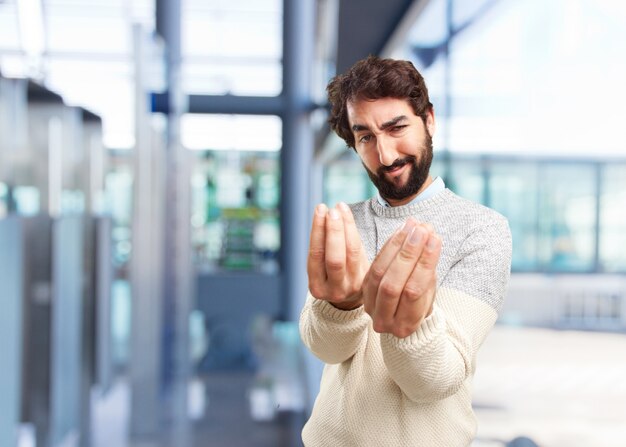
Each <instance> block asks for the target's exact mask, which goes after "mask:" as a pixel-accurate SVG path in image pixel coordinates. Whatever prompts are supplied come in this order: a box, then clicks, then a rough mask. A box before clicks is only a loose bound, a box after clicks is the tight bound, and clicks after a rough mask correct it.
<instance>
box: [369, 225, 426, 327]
mask: <svg viewBox="0 0 626 447" xmlns="http://www.w3.org/2000/svg"><path fill="white" fill-rule="evenodd" d="M416 225H417V222H416V221H415V219H413V218H409V219H408V220H407V221H406V222H405V223H404V225H403V226H402V227H401V228H400V229H399V230H398V231H396V232H395V233H394V234H393V235H392V236H391V237H390V238H389V239H388V240H387V242H385V245H383V248H381V250H380V251H379V252H378V255H376V258H375V259H374V261H373V262H372V265H371V266H370V268H369V270H368V271H367V274H366V275H365V280H364V284H363V305H364V308H365V311H366V312H367V313H369V314H370V315H372V314H373V312H374V308H375V304H376V295H377V294H378V287H379V285H380V282H381V280H382V279H383V277H384V276H385V272H387V268H388V267H389V264H391V261H393V259H394V258H395V257H396V255H397V254H398V251H399V250H400V247H402V244H403V243H404V240H405V239H406V237H407V235H408V234H409V233H410V232H411V231H412V230H413V228H415V226H416Z"/></svg>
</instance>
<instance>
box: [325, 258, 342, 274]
mask: <svg viewBox="0 0 626 447" xmlns="http://www.w3.org/2000/svg"><path fill="white" fill-rule="evenodd" d="M343 266H344V262H343V260H341V259H328V258H327V259H326V269H327V270H328V271H331V272H338V271H341V270H343Z"/></svg>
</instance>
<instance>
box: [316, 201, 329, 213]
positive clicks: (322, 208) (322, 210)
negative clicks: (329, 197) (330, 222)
mask: <svg viewBox="0 0 626 447" xmlns="http://www.w3.org/2000/svg"><path fill="white" fill-rule="evenodd" d="M327 210H328V208H327V207H326V205H324V204H323V203H320V204H319V205H317V206H316V207H315V212H316V213H317V215H318V216H325V215H326V211H327Z"/></svg>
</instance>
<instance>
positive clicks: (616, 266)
mask: <svg viewBox="0 0 626 447" xmlns="http://www.w3.org/2000/svg"><path fill="white" fill-rule="evenodd" d="M600 222H601V226H600V266H601V268H602V269H603V270H604V271H607V272H626V250H625V249H624V248H625V247H626V164H619V165H607V166H605V167H604V169H603V171H602V195H601V197H600Z"/></svg>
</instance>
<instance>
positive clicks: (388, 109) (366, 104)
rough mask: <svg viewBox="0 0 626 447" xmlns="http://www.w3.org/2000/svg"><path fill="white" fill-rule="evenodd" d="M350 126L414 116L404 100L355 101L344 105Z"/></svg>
mask: <svg viewBox="0 0 626 447" xmlns="http://www.w3.org/2000/svg"><path fill="white" fill-rule="evenodd" d="M346 109H347V112H348V121H349V123H350V126H353V125H354V124H363V125H366V124H372V123H373V124H381V123H384V122H386V121H389V120H391V119H393V118H395V117H397V116H400V115H405V116H408V117H412V116H415V112H414V111H413V108H412V107H411V106H410V105H409V103H408V101H407V100H406V99H399V98H381V99H374V100H370V99H356V100H353V101H348V103H347V104H346Z"/></svg>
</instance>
